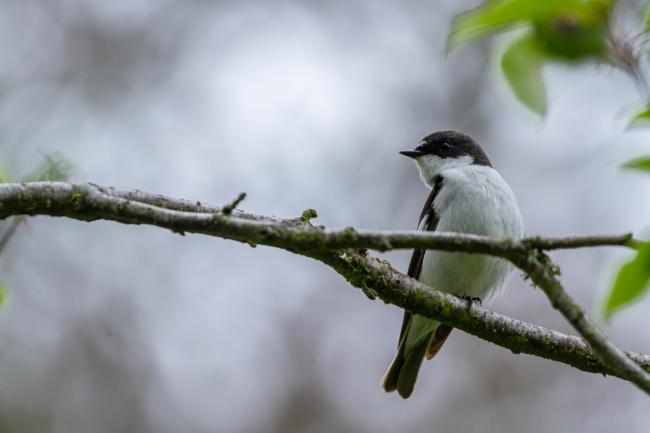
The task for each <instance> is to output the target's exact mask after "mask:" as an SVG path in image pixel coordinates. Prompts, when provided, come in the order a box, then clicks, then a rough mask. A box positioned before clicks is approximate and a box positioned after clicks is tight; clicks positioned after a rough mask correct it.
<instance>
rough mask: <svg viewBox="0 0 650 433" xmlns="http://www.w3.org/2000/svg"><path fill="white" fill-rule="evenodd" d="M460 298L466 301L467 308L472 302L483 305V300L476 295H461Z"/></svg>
mask: <svg viewBox="0 0 650 433" xmlns="http://www.w3.org/2000/svg"><path fill="white" fill-rule="evenodd" d="M462 298H463V299H464V300H465V301H466V302H467V308H469V307H471V306H472V304H474V303H477V304H479V305H483V301H482V300H481V298H479V297H476V296H462Z"/></svg>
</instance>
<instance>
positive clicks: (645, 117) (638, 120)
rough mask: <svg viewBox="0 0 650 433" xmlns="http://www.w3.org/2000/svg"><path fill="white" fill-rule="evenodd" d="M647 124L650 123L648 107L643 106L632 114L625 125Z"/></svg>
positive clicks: (649, 109)
mask: <svg viewBox="0 0 650 433" xmlns="http://www.w3.org/2000/svg"><path fill="white" fill-rule="evenodd" d="M648 125H650V107H649V106H645V107H643V108H642V109H641V110H639V111H637V112H636V113H634V114H633V115H632V118H631V119H630V121H629V122H628V124H627V127H628V128H635V127H639V126H648Z"/></svg>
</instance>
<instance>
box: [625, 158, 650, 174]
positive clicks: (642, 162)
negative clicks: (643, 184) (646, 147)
mask: <svg viewBox="0 0 650 433" xmlns="http://www.w3.org/2000/svg"><path fill="white" fill-rule="evenodd" d="M623 168H628V169H631V170H641V171H647V172H649V173H650V156H644V157H643V158H637V159H633V160H632V161H628V162H626V163H625V164H624V165H623Z"/></svg>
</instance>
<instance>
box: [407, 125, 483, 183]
mask: <svg viewBox="0 0 650 433" xmlns="http://www.w3.org/2000/svg"><path fill="white" fill-rule="evenodd" d="M400 153H401V154H402V155H404V156H408V157H409V158H413V159H415V162H416V163H417V166H418V169H419V170H420V176H421V177H422V180H423V181H424V183H426V184H427V185H428V186H429V187H431V188H432V187H433V185H434V184H435V179H436V176H438V175H440V174H441V173H442V172H443V171H445V170H449V169H453V168H460V167H465V166H470V165H486V166H489V167H491V163H490V160H489V159H488V157H487V155H486V154H485V152H484V151H483V149H482V148H481V146H479V145H478V144H477V143H476V142H475V141H474V140H472V139H471V138H470V137H469V136H467V135H465V134H463V133H461V132H456V131H438V132H434V133H433V134H430V135H427V136H426V137H424V138H423V139H422V141H421V142H420V143H419V144H418V145H417V147H416V148H415V149H413V150H403V151H401V152H400Z"/></svg>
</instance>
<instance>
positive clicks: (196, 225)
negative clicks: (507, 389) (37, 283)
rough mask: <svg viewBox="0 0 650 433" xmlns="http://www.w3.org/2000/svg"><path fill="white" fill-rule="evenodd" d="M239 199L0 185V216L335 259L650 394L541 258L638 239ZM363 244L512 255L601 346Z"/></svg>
mask: <svg viewBox="0 0 650 433" xmlns="http://www.w3.org/2000/svg"><path fill="white" fill-rule="evenodd" d="M240 197H241V196H240ZM236 201H237V200H236ZM233 203H234V206H232V209H229V210H230V214H228V213H227V212H223V210H224V209H223V208H219V207H215V206H210V205H205V204H202V203H200V202H190V201H185V200H178V199H172V198H168V197H164V196H162V195H156V194H149V193H145V192H141V191H125V190H118V189H113V188H105V187H101V186H98V185H93V184H73V183H64V182H34V183H23V184H19V183H6V184H0V219H4V218H8V217H10V216H16V215H50V216H64V217H69V218H74V219H78V220H83V221H93V220H97V219H104V220H112V221H117V222H120V223H125V224H149V225H156V226H159V227H163V228H167V229H170V230H172V231H174V232H179V233H185V232H188V233H201V234H206V235H211V236H216V237H221V238H224V239H232V240H236V241H240V242H245V243H248V244H250V245H252V246H255V245H257V244H260V245H268V246H273V247H277V248H282V249H285V250H287V251H291V252H294V253H297V254H301V255H304V256H308V257H311V258H314V259H316V260H319V261H321V262H323V263H325V264H327V265H329V266H330V267H332V268H333V269H334V270H335V271H336V272H338V273H339V274H341V275H342V276H343V277H345V278H346V279H347V280H348V281H349V282H350V283H351V284H352V285H354V286H355V287H358V288H361V289H362V290H363V291H364V292H365V293H366V294H368V295H370V296H378V297H380V298H381V299H382V300H383V301H384V302H386V303H390V304H394V305H397V306H399V307H402V308H405V309H407V310H409V311H412V312H414V313H416V314H420V315H423V316H426V317H430V318H432V319H436V320H439V321H441V322H443V323H447V324H449V325H451V326H453V327H456V328H458V329H461V330H464V331H466V332H468V333H470V334H473V335H475V336H477V337H479V338H482V339H485V340H487V341H490V342H492V343H495V344H497V345H500V346H502V347H505V348H507V349H510V350H511V351H512V352H513V353H528V354H531V355H536V356H540V357H543V358H547V359H551V360H555V361H558V362H563V363H565V364H568V365H572V366H574V367H576V368H579V369H581V370H584V371H589V372H597V373H603V374H611V375H615V376H618V377H621V378H624V379H627V380H630V381H632V382H634V383H636V384H637V385H639V386H642V385H643V386H642V387H643V388H644V389H645V390H650V388H646V387H645V384H646V383H650V382H646V376H647V373H646V372H647V371H650V356H648V355H642V354H635V353H628V354H627V356H626V354H625V353H623V352H622V351H620V350H619V349H617V348H616V347H615V346H614V345H613V344H611V342H609V341H608V340H607V339H606V338H605V337H604V335H602V333H600V331H598V330H597V328H595V325H593V323H591V322H590V321H589V319H588V318H587V316H586V315H585V314H584V312H582V310H581V309H579V307H578V306H577V305H576V304H575V303H573V301H572V300H571V298H569V297H568V295H567V294H566V292H564V289H563V288H562V286H561V285H560V283H559V281H557V278H555V275H553V273H552V272H551V271H552V269H553V266H554V265H553V264H552V263H551V262H550V261H547V260H546V259H544V260H542V259H540V257H541V256H539V254H541V253H540V252H539V251H540V250H551V249H563V248H581V247H594V246H607V245H614V246H625V247H632V248H634V247H635V246H636V244H637V242H638V241H636V240H634V239H633V238H632V235H631V234H622V235H606V236H571V237H564V238H539V237H532V238H524V239H520V240H512V239H494V238H489V237H484V236H475V235H462V234H457V233H422V232H417V231H399V232H396V231H370V230H355V229H352V228H346V229H341V230H331V229H325V228H323V227H314V226H312V225H311V224H309V219H308V218H307V219H306V218H293V219H280V218H274V217H266V216H260V215H253V214H248V213H245V212H242V211H240V210H237V209H235V206H236V205H237V204H238V203H235V202H233ZM309 214H310V215H312V214H313V212H310V213H309ZM365 248H370V249H376V250H380V251H385V250H389V249H395V248H425V249H439V250H443V251H456V252H467V253H483V254H489V255H493V256H497V257H502V258H505V259H507V260H510V261H511V262H513V263H514V264H515V265H517V266H519V267H520V268H521V269H522V270H523V271H524V272H526V273H527V274H528V275H529V276H530V277H531V278H532V279H533V281H534V282H535V283H536V284H537V285H539V286H540V287H541V288H542V289H543V290H544V291H545V293H546V294H547V295H548V296H549V299H551V302H552V303H553V305H554V306H556V308H558V309H560V311H561V312H562V313H563V314H564V315H565V317H567V319H568V320H569V321H570V322H571V323H572V324H573V325H574V327H576V329H577V330H578V331H579V332H580V333H581V334H582V335H583V336H585V337H586V338H587V340H588V341H589V343H591V345H592V346H591V347H593V348H594V349H595V352H594V351H593V350H592V348H591V347H590V346H589V344H587V343H586V342H585V341H584V340H583V339H581V338H579V337H575V336H569V335H565V334H562V333H559V332H557V331H552V330H549V329H546V328H543V327H540V326H536V325H533V324H530V323H526V322H522V321H519V320H516V319H513V318H510V317H507V316H503V315H500V314H498V313H495V312H492V311H490V310H487V309H485V308H482V307H480V306H477V305H474V304H471V303H467V302H466V301H464V300H461V299H459V298H457V297H455V296H453V295H450V294H446V293H444V292H440V291H438V290H436V289H432V288H430V287H427V286H426V285H424V284H422V283H421V282H419V281H417V280H415V279H412V278H410V277H408V276H406V275H404V274H401V273H400V272H398V271H396V270H395V269H393V268H392V267H391V266H390V264H388V263H387V262H385V261H383V260H379V259H377V258H373V257H370V256H367V255H366V254H365V252H364V250H361V251H360V250H359V249H365ZM544 257H545V256H544ZM549 275H550V276H549ZM575 307H577V308H578V310H576V309H575ZM592 325H593V327H592ZM594 329H595V330H596V331H597V332H596V333H594ZM596 353H597V354H598V355H596ZM603 360H605V361H603ZM630 360H632V361H634V362H631V361H630ZM639 372H640V373H639Z"/></svg>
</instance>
